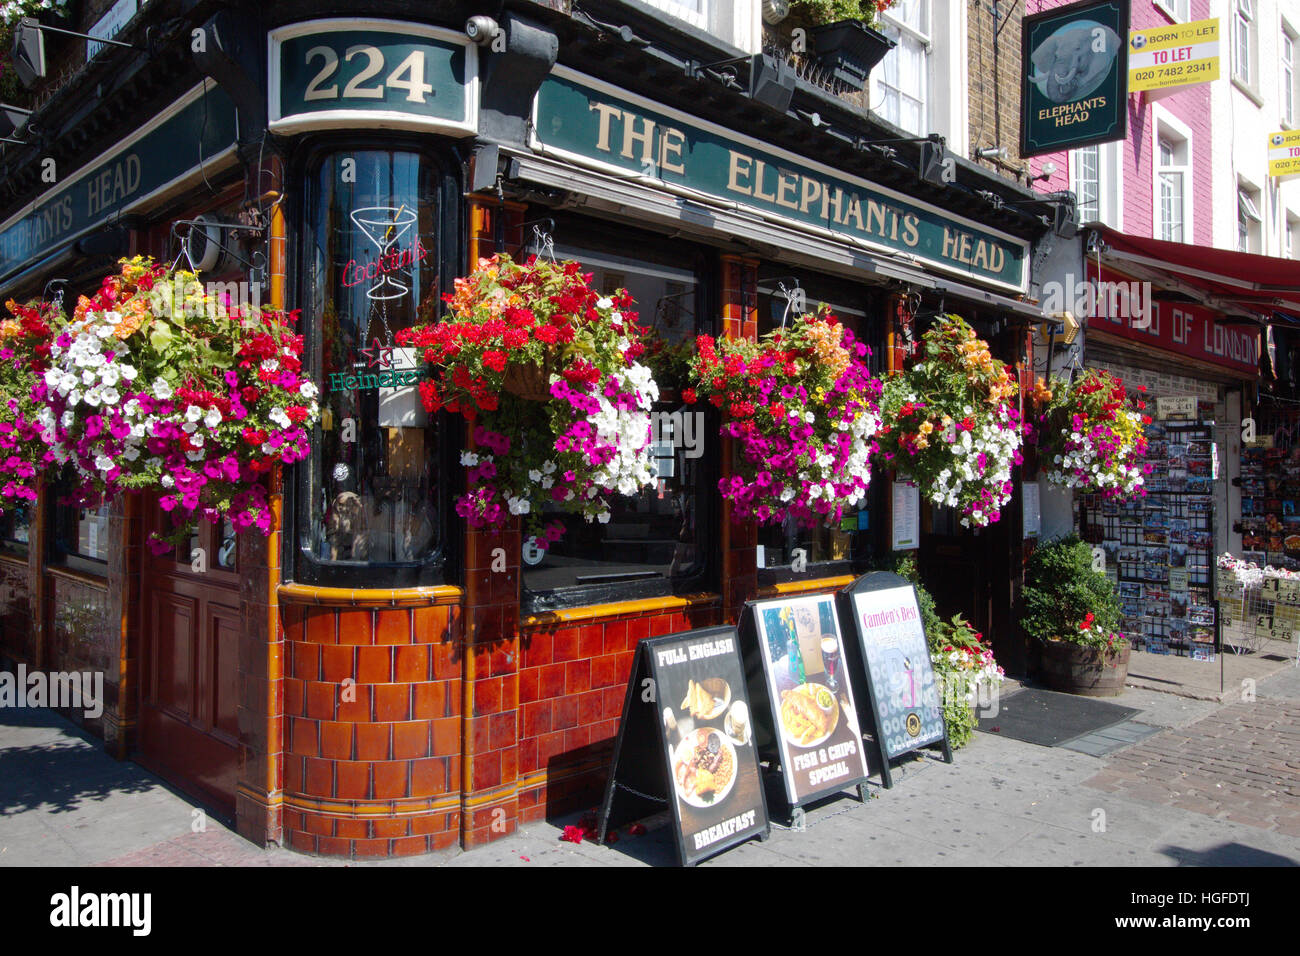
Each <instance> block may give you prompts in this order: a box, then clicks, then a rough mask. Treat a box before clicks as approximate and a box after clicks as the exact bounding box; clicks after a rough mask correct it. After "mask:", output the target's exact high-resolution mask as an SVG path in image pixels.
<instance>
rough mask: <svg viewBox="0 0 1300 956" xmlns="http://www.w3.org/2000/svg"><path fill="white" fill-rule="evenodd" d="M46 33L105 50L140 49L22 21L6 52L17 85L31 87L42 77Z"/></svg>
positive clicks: (116, 41) (102, 38)
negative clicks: (107, 47)
mask: <svg viewBox="0 0 1300 956" xmlns="http://www.w3.org/2000/svg"><path fill="white" fill-rule="evenodd" d="M46 30H48V31H49V32H51V33H62V34H63V35H64V36H70V37H78V38H80V39H82V40H90V41H93V42H95V43H103V44H106V45H108V46H124V47H126V48H127V49H128V50H139V49H142V48H141V47H138V46H134V45H133V44H130V43H123V42H122V41H121V40H113V39H109V38H108V37H96V36H91V35H90V34H89V33H78V32H77V31H76V30H65V29H63V28H62V27H51V26H46V25H45V24H43V23H41V22H39V21H38V20H36V19H35V18H34V17H23V18H22V19H21V20H19V21H18V25H17V26H16V27H14V39H13V45H12V46H11V47H10V48H9V53H10V59H11V60H12V61H13V67H14V72H15V73H17V74H18V82H19V83H21V84H22V85H23V86H25V87H30V86H31V85H32V84H33V83H35V82H36V81H37V80H39V79H41V78H42V77H43V76H45V73H46V65H45V31H46Z"/></svg>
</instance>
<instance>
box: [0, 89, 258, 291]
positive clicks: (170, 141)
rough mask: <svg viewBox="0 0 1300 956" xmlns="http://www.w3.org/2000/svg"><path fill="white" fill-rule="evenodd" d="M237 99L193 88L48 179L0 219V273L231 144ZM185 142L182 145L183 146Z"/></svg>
mask: <svg viewBox="0 0 1300 956" xmlns="http://www.w3.org/2000/svg"><path fill="white" fill-rule="evenodd" d="M236 132H237V121H236V116H235V106H234V104H233V103H232V102H231V100H230V97H229V96H227V95H226V93H225V91H223V90H222V89H221V88H220V87H217V86H209V87H208V90H207V92H206V93H204V92H203V88H202V87H195V88H194V89H193V90H191V91H190V92H189V93H188V94H186V95H185V96H184V97H182V98H181V99H180V100H178V101H177V102H176V103H174V104H173V105H172V106H171V107H170V108H169V109H168V110H167V111H166V112H164V113H163V114H162V115H161V116H160V117H159V118H157V119H155V120H153V121H151V122H149V123H148V124H146V125H145V126H144V127H143V128H142V129H141V130H139V131H137V132H135V133H132V134H129V135H128V136H126V137H125V138H123V140H122V142H121V143H120V144H119V145H116V146H114V147H113V148H112V149H111V150H109V151H108V152H106V153H104V154H102V155H100V156H99V157H97V158H96V159H94V160H92V161H91V162H90V163H89V164H88V165H86V166H83V167H82V168H81V169H80V170H78V171H77V172H75V173H71V174H70V175H69V176H68V177H67V179H66V180H64V179H62V178H61V179H60V181H59V182H58V184H55V185H51V186H50V187H49V188H48V189H47V190H46V191H45V192H44V193H42V194H41V195H39V196H38V197H37V198H36V199H34V200H33V201H32V202H31V203H30V204H29V205H28V206H27V207H26V208H25V209H23V210H22V211H21V212H19V213H18V214H17V215H15V216H13V217H12V218H11V219H9V220H8V221H7V222H5V223H3V224H2V225H0V280H3V279H8V278H9V277H11V276H12V275H13V274H14V273H16V272H18V271H19V270H21V269H22V268H24V267H26V266H29V265H32V264H33V262H34V261H35V260H36V259H39V258H40V257H41V256H43V255H46V254H48V253H50V252H53V251H54V250H55V249H57V248H59V247H60V246H62V245H64V244H65V243H68V242H71V241H72V240H73V239H76V238H78V237H80V236H81V235H83V234H85V233H87V232H89V231H90V230H92V229H94V228H96V227H98V226H102V225H104V224H106V223H108V222H111V221H113V220H115V219H117V218H118V217H120V216H122V215H124V214H125V213H129V212H131V211H132V210H133V209H135V208H136V207H138V206H140V205H142V204H143V203H145V202H146V201H148V200H150V199H152V198H154V197H155V196H159V195H161V194H164V193H168V192H171V191H174V190H178V189H180V188H182V186H183V185H184V182H185V180H187V179H189V178H191V177H198V176H199V175H200V164H201V163H202V164H203V165H204V166H206V167H207V170H208V174H209V175H211V173H212V166H213V164H214V163H217V162H219V161H220V160H221V159H223V158H224V157H225V156H227V155H229V154H230V153H231V152H233V151H234V148H235V135H236ZM182 146H183V147H184V148H181V147H182Z"/></svg>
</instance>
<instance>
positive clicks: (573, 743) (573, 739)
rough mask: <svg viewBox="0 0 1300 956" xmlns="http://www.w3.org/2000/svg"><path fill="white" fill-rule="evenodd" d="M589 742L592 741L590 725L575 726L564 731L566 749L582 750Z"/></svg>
mask: <svg viewBox="0 0 1300 956" xmlns="http://www.w3.org/2000/svg"><path fill="white" fill-rule="evenodd" d="M589 743H591V728H590V727H574V728H573V729H572V730H566V731H565V732H564V749H565V750H569V751H572V750H581V749H582V748H583V747H585V746H587V745H588V744H589Z"/></svg>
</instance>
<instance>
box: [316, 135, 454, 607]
mask: <svg viewBox="0 0 1300 956" xmlns="http://www.w3.org/2000/svg"><path fill="white" fill-rule="evenodd" d="M451 188H452V186H451V180H450V179H449V177H447V176H445V175H444V174H443V172H442V170H441V169H440V167H439V166H438V165H437V164H436V163H434V162H433V161H432V160H430V159H429V158H427V157H425V156H422V155H420V154H417V153H410V152H394V151H388V150H365V149H351V150H347V151H346V152H339V153H332V154H328V155H326V156H324V157H321V158H318V159H317V160H316V161H315V162H314V163H312V164H311V166H310V172H309V175H308V177H307V189H306V193H305V196H304V220H305V222H304V232H303V243H302V248H303V262H302V270H301V277H302V279H301V281H302V285H303V296H302V299H301V302H302V305H303V315H304V317H305V319H304V334H305V336H306V342H305V349H306V354H307V357H308V359H309V368H311V370H312V371H313V373H314V374H315V375H316V378H317V381H318V382H319V383H320V386H321V421H320V424H319V426H318V427H317V429H316V434H315V437H314V442H313V454H312V455H311V457H310V458H309V459H308V460H307V461H306V462H304V463H303V464H301V465H300V466H299V467H298V480H297V484H296V489H295V494H296V502H295V508H294V510H295V514H296V545H297V561H296V573H297V576H298V579H299V580H304V581H309V582H313V581H332V582H340V583H343V582H354V583H377V584H384V585H387V586H390V587H391V586H395V585H409V584H419V583H428V582H430V581H433V580H437V576H438V575H439V573H440V571H439V568H440V566H441V555H440V551H439V548H440V545H441V542H442V538H443V534H442V519H441V517H440V515H441V514H443V513H445V510H446V509H445V508H443V507H441V505H442V503H443V502H442V497H441V496H442V492H443V489H442V486H441V482H440V480H439V479H440V471H439V463H440V458H439V454H440V446H441V444H443V443H441V442H440V441H439V438H440V434H441V427H440V425H439V424H438V419H437V418H436V417H434V418H432V419H431V418H430V416H428V415H427V414H426V413H425V411H424V408H423V406H422V405H421V403H420V398H419V391H418V385H417V382H418V379H419V378H420V377H421V375H422V371H421V363H420V360H419V356H418V355H417V354H416V352H415V350H414V349H403V348H401V347H398V346H397V344H396V339H395V336H396V334H397V332H399V331H400V330H402V329H404V328H407V327H409V326H411V325H414V324H416V322H417V321H422V322H427V321H433V320H435V319H436V318H437V317H438V315H439V312H440V302H439V296H440V294H441V292H442V291H443V289H442V282H444V281H445V277H441V276H440V270H441V269H442V265H443V257H444V254H445V253H446V251H447V250H449V249H451V248H453V247H454V242H455V237H456V235H457V230H458V225H457V221H456V219H455V218H454V216H455V212H454V210H455V208H456V204H455V202H454V200H451V199H450V194H449V190H450V189H451ZM448 218H450V221H447V219H448ZM440 279H441V281H440Z"/></svg>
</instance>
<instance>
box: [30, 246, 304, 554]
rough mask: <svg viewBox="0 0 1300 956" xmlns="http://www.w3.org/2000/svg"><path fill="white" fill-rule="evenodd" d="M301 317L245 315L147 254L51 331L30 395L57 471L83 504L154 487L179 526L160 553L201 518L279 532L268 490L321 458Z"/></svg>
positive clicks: (254, 311)
mask: <svg viewBox="0 0 1300 956" xmlns="http://www.w3.org/2000/svg"><path fill="white" fill-rule="evenodd" d="M296 321H297V313H284V312H279V311H277V310H274V309H259V308H257V307H255V306H248V305H236V304H234V303H232V302H230V301H228V300H227V299H225V298H224V297H223V298H222V299H220V300H218V298H217V297H216V296H214V295H212V294H211V293H210V292H208V291H206V290H205V288H204V286H203V284H202V283H201V282H200V281H199V279H198V276H197V275H195V274H194V273H193V272H188V271H185V270H169V269H167V268H166V267H164V266H162V265H159V264H157V263H155V262H153V261H152V260H150V259H148V258H145V257H142V256H136V257H135V258H133V259H123V260H122V261H121V272H120V274H118V275H114V276H109V277H107V278H105V279H104V281H103V283H102V284H101V286H100V288H99V290H98V291H97V292H96V293H95V295H94V296H92V297H90V298H87V297H86V296H81V297H80V299H79V300H78V302H77V306H76V309H75V311H74V312H73V314H72V316H71V317H70V318H69V319H68V321H67V322H66V324H64V325H62V327H60V328H55V329H54V330H53V335H54V338H53V341H52V342H51V344H50V357H49V362H48V366H49V367H48V368H47V369H46V370H45V372H44V375H43V377H41V378H40V379H39V380H38V381H37V382H36V383H35V384H34V385H33V387H32V391H31V396H32V398H33V400H35V401H36V402H37V403H39V404H41V405H43V407H42V408H41V409H40V411H39V413H38V415H37V421H38V423H39V424H40V426H41V428H42V440H43V441H44V442H45V443H46V444H48V445H49V446H50V454H49V455H48V456H47V457H46V461H48V462H50V463H52V464H54V465H60V466H66V467H67V468H68V469H69V471H70V472H71V473H72V475H73V476H74V478H75V479H76V489H75V491H74V492H73V494H72V500H73V502H74V503H85V502H94V501H101V500H104V499H105V498H108V497H111V496H112V495H113V494H115V493H117V492H120V491H128V490H150V491H157V492H158V493H159V494H160V497H159V500H158V503H159V506H160V507H161V508H162V509H163V510H164V511H167V512H169V514H170V515H171V519H172V522H173V527H172V529H171V531H170V532H169V533H168V534H166V535H165V536H159V537H154V538H151V539H150V547H151V548H152V549H154V550H155V551H156V552H158V553H164V552H166V551H168V550H171V549H172V548H174V547H175V546H176V544H178V543H180V542H183V541H188V540H189V537H190V534H191V532H192V530H193V528H194V525H195V524H196V523H197V522H198V520H200V519H204V520H208V521H216V520H218V519H219V518H221V517H227V518H229V519H230V520H231V522H232V523H233V524H234V526H235V527H236V528H237V529H239V530H243V529H245V528H250V527H255V528H257V529H258V530H259V531H261V532H262V533H263V534H269V533H270V531H271V530H272V511H271V506H270V500H269V498H268V493H267V487H266V479H267V477H268V476H269V475H270V473H271V472H272V471H273V470H274V469H275V468H276V466H277V465H280V464H292V463H293V462H296V461H300V460H301V459H303V458H305V457H306V456H307V454H308V453H309V451H310V446H309V445H308V441H307V438H308V435H309V434H310V430H311V428H312V426H313V425H314V424H315V422H316V419H317V417H318V414H319V409H318V406H317V403H316V396H317V394H318V390H317V387H316V385H315V384H314V383H313V382H311V381H310V380H308V379H307V378H305V377H304V376H303V375H302V367H301V358H300V357H301V355H302V336H300V335H296V334H295V333H294V332H293V326H294V324H295V323H296Z"/></svg>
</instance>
